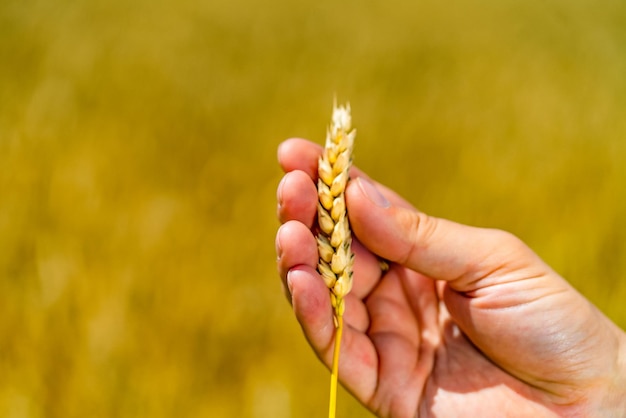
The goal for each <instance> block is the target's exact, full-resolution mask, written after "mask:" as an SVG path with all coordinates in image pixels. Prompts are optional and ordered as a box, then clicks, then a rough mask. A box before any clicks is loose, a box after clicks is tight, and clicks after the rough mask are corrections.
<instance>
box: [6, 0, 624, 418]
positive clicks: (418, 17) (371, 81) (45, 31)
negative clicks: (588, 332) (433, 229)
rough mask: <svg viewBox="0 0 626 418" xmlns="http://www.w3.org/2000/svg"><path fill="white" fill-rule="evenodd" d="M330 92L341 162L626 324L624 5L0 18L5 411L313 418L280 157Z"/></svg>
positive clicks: (428, 0) (310, 361) (352, 411)
mask: <svg viewBox="0 0 626 418" xmlns="http://www.w3.org/2000/svg"><path fill="white" fill-rule="evenodd" d="M335 94H336V95H337V98H338V100H339V101H341V102H344V101H350V102H351V104H352V110H353V119H354V124H355V126H356V127H357V129H358V131H359V135H358V138H357V141H358V142H357V145H356V150H355V162H356V164H357V165H359V166H360V167H361V168H363V169H364V170H365V171H367V172H368V173H370V174H371V175H372V176H373V177H375V178H377V179H378V180H380V181H381V182H383V183H385V184H387V185H389V186H391V187H393V188H395V189H397V190H398V191H399V192H400V193H402V194H403V195H404V196H406V197H407V198H408V199H409V200H410V201H412V202H413V203H414V204H415V205H416V206H417V207H419V208H420V209H422V210H424V211H426V212H428V213H430V214H432V215H436V216H441V217H447V218H451V219H454V220H457V221H459V222H464V223H469V224H473V225H480V226H493V227H498V228H504V229H507V230H510V231H512V232H514V233H515V234H517V235H518V236H520V237H521V238H522V239H524V240H525V241H526V242H527V243H529V245H530V246H531V247H532V248H534V249H535V250H536V251H537V252H538V253H539V254H540V255H541V256H542V257H543V258H544V259H545V260H546V261H547V262H548V263H550V264H551V265H552V266H553V267H554V268H555V269H556V270H557V271H558V272H560V273H561V274H562V275H564V276H565V277H566V278H567V279H568V280H569V281H570V282H571V283H572V284H573V285H574V286H575V287H576V288H578V289H579V290H580V291H581V292H582V293H583V294H584V295H585V296H587V297H588V298H590V299H591V300H592V301H593V302H594V303H595V304H596V305H597V306H598V307H599V308H600V309H602V310H603V311H604V312H605V313H606V314H607V315H608V316H609V317H610V318H612V319H613V320H614V321H615V322H617V323H618V324H619V325H620V326H621V327H626V3H624V2H623V1H617V0H598V1H594V2H591V1H584V0H547V1H525V2H520V1H513V0H474V1H470V0H456V1H453V2H439V1H433V0H425V1H408V0H390V1H387V0H386V1H372V2H361V1H354V0H352V1H336V0H333V1H330V0H317V1H315V2H312V1H311V2H309V1H304V2H292V1H286V0H268V1H263V2H261V1H254V0H247V1H244V0H209V1H192V0H179V1H147V0H137V1H122V0H106V1H104V0H98V1H96V0H93V1H75V0H57V1H44V0H20V1H18V0H3V1H2V2H0V416H2V417H10V418H17V417H58V418H73V417H76V418H78V417H81V418H82V417H151V418H159V417H173V416H174V417H176V416H179V417H274V418H281V417H320V416H324V415H325V414H326V410H327V397H328V372H327V371H326V370H325V369H324V368H323V367H322V366H321V365H320V364H319V363H318V362H317V359H316V358H315V356H314V355H313V354H312V352H311V351H310V350H309V348H308V346H307V345H306V342H305V341H304V338H302V336H301V333H300V329H299V327H298V325H297V323H296V321H295V319H294V318H293V316H292V315H291V310H290V307H289V305H288V303H287V302H286V301H285V300H284V296H283V294H282V292H281V289H280V286H279V280H278V278H277V275H276V272H275V265H274V264H275V257H276V256H275V253H274V232H275V230H276V228H277V226H278V222H277V220H276V216H275V211H276V203H275V188H276V185H277V184H278V181H279V180H280V177H281V173H280V170H279V168H278V166H277V164H276V157H275V155H276V147H277V145H278V144H279V143H280V141H281V140H283V139H285V138H288V137H290V136H302V137H306V138H310V139H313V140H315V141H318V142H320V143H321V142H322V141H323V138H324V134H325V129H326V124H327V121H328V119H329V116H330V112H331V107H332V100H333V96H334V95H335ZM339 416H345V417H347V416H350V417H358V416H362V417H365V416H370V415H369V414H368V413H367V412H366V411H365V410H364V409H363V408H362V407H361V406H360V405H359V404H358V403H356V402H355V401H353V400H352V399H351V398H350V397H349V395H348V394H347V393H345V392H342V393H340V399H339Z"/></svg>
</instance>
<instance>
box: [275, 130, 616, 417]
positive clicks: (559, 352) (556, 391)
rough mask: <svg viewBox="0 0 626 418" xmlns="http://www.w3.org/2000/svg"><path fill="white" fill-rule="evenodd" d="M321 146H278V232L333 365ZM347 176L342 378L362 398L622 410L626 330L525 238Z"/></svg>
mask: <svg viewBox="0 0 626 418" xmlns="http://www.w3.org/2000/svg"><path fill="white" fill-rule="evenodd" d="M321 152H322V149H321V147H319V146H317V145H315V144H313V143H310V142H308V141H304V140H289V141H286V142H285V143H283V144H282V145H281V146H280V148H279V153H278V157H279V162H280V164H281V166H282V168H283V169H284V171H285V172H286V173H287V174H286V175H285V177H284V178H283V180H282V182H281V184H280V186H279V190H278V216H279V219H280V221H281V222H282V223H283V225H282V226H281V227H280V229H279V230H278V233H277V237H276V244H277V252H278V256H279V258H278V270H279V273H280V276H281V278H282V280H283V283H284V285H285V290H286V293H287V296H288V299H289V300H290V302H291V303H292V305H293V309H294V312H295V316H296V318H297V320H298V321H299V322H300V324H301V326H302V329H303V332H304V335H305V336H306V338H307V339H308V341H309V343H310V345H311V347H312V348H313V350H314V351H315V353H316V354H317V355H318V357H319V358H320V359H321V360H322V362H324V363H325V364H326V365H327V366H330V363H331V357H332V349H333V344H334V325H333V313H332V308H331V305H330V299H329V291H328V289H327V288H326V286H325V285H324V282H323V281H322V279H321V277H320V276H319V274H318V273H317V271H316V266H317V260H318V255H317V247H316V242H315V239H314V236H313V234H312V232H311V228H312V227H313V226H314V222H315V216H316V202H317V195H316V188H315V183H314V181H315V180H316V177H317V170H316V167H317V158H318V156H319V155H320V154H321ZM351 178H352V180H351V182H350V183H349V185H348V187H347V190H346V201H347V207H348V214H349V219H350V224H351V227H352V231H353V234H354V236H355V238H354V243H353V250H354V252H355V254H356V259H355V266H354V287H353V290H352V292H351V293H350V294H349V295H348V296H347V298H346V313H345V317H344V318H345V323H346V328H345V330H344V335H343V338H344V339H343V341H342V347H341V348H342V351H341V357H340V363H339V365H340V369H339V378H340V381H341V382H342V384H343V385H344V386H345V387H346V388H347V389H348V390H349V391H350V392H351V393H352V394H353V395H354V396H355V397H356V398H357V399H358V400H359V401H360V402H362V403H363V404H364V405H365V406H366V407H367V408H369V409H370V410H371V411H372V412H374V413H375V414H377V415H379V416H381V417H415V416H420V417H426V416H438V417H461V416H466V417H505V416H506V417H513V416H519V417H528V416H594V417H595V416H625V415H620V413H622V414H624V413H625V412H624V411H626V401H625V399H626V383H625V382H626V378H625V376H626V337H625V334H624V333H623V332H622V331H621V330H620V329H619V328H617V327H616V326H615V325H614V324H613V323H612V322H611V321H609V320H608V319H607V318H606V317H605V316H603V315H602V313H600V312H599V311H598V310H597V309H596V308H595V307H594V306H593V305H591V304H590V303H589V302H588V301H587V300H586V299H585V298H584V297H583V296H582V295H580V294H579V293H578V292H577V291H576V290H574V289H573V288H572V287H571V286H570V285H569V284H568V283H567V282H566V281H565V280H563V279H562V278H561V277H559V275H558V274H556V273H555V272H554V271H552V270H551V269H550V267H548V266H547V265H546V264H545V263H544V262H543V261H542V260H541V259H540V258H539V257H538V256H537V255H535V254H534V253H533V252H532V251H531V250H530V249H529V248H528V247H527V246H526V245H524V244H523V243H522V242H521V241H520V240H518V239H517V238H515V237H514V236H512V235H511V234H509V233H506V232H503V231H499V230H493V229H482V228H474V227H469V226H464V225H460V224H457V223H453V222H450V221H447V220H444V219H438V218H434V217H430V216H427V215H425V214H423V213H421V212H418V211H417V210H415V209H414V208H413V207H412V206H411V205H410V204H409V203H407V202H406V201H404V200H403V199H402V198H401V197H399V196H398V195H397V194H395V193H394V192H393V191H391V190H390V189H388V188H386V187H384V186H382V185H380V184H377V183H375V182H373V181H371V180H369V179H368V178H367V176H365V174H364V173H362V172H361V171H359V170H358V169H357V168H353V170H352V172H351ZM380 258H383V259H386V260H388V261H389V262H390V269H389V270H388V271H386V272H383V271H382V270H381V267H380V265H379V260H380Z"/></svg>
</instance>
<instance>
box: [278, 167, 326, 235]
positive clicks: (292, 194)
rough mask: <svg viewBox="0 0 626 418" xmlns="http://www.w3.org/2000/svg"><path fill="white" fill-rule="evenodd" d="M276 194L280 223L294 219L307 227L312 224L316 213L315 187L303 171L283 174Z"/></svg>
mask: <svg viewBox="0 0 626 418" xmlns="http://www.w3.org/2000/svg"><path fill="white" fill-rule="evenodd" d="M276 194H277V196H276V197H277V200H278V219H279V220H280V222H281V223H285V222H287V221H291V220H295V221H299V222H302V223H303V224H304V225H306V226H307V227H309V228H311V227H312V226H313V222H314V220H315V216H316V214H317V189H316V187H315V184H313V181H311V178H310V177H309V176H308V175H307V174H306V173H305V172H304V171H300V170H296V171H292V172H289V173H287V174H285V176H284V177H283V179H282V180H281V182H280V184H279V185H278V191H277V193H276Z"/></svg>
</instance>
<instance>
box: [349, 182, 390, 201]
mask: <svg viewBox="0 0 626 418" xmlns="http://www.w3.org/2000/svg"><path fill="white" fill-rule="evenodd" d="M356 182H357V183H358V185H359V188H360V189H361V192H363V194H364V195H365V196H366V197H367V198H368V199H369V200H370V201H371V202H372V203H373V204H375V205H376V206H380V207H381V208H388V207H389V206H391V203H389V201H388V200H387V199H386V198H385V196H383V195H382V193H381V192H380V191H378V189H377V188H376V186H374V184H372V183H371V182H369V181H368V180H366V179H364V178H362V177H357V179H356Z"/></svg>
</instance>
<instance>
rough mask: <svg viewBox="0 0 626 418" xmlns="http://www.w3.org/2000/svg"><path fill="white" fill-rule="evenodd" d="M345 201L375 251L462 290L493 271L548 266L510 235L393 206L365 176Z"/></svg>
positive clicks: (356, 226) (475, 285) (355, 225)
mask: <svg viewBox="0 0 626 418" xmlns="http://www.w3.org/2000/svg"><path fill="white" fill-rule="evenodd" d="M346 203H347V206H348V215H349V218H350V224H351V226H352V229H353V231H354V233H355V235H356V237H357V238H358V239H359V240H360V241H361V243H362V244H363V245H364V246H365V247H367V248H368V249H369V250H370V251H372V252H374V253H375V254H378V255H379V256H381V257H384V258H386V259H388V260H391V261H393V262H397V263H399V264H402V265H404V266H406V267H409V268H410V269H413V270H415V271H418V272H420V273H422V274H424V275H426V276H429V277H431V278H434V279H438V280H446V281H449V282H451V286H452V287H453V288H454V289H455V290H457V291H462V292H470V291H473V290H476V289H477V288H479V287H480V286H484V285H485V283H484V282H481V283H479V281H480V280H481V279H484V278H486V277H488V276H493V274H492V273H494V271H500V270H502V271H501V272H502V273H505V272H508V271H519V272H521V271H522V270H523V269H524V268H526V267H529V266H534V267H535V268H536V267H537V266H540V267H541V268H543V266H544V264H543V263H542V262H541V261H540V260H539V258H538V257H537V256H536V255H535V254H534V253H533V252H532V251H531V250H530V249H528V248H527V247H526V246H525V245H524V244H523V243H522V242H521V241H519V240H518V239H517V238H515V237H514V236H512V235H511V234H508V233H506V232H503V231H498V230H492V229H483V228H475V227H470V226H466V225H461V224H457V223H455V222H451V221H447V220H444V219H439V218H434V217H430V216H427V215H425V214H424V213H421V212H418V211H416V210H415V209H411V208H408V207H404V206H397V205H394V204H393V202H391V203H390V202H389V200H388V199H387V196H385V195H384V194H383V193H382V192H381V191H380V190H379V188H378V187H376V185H375V184H373V183H371V182H369V181H368V180H366V179H364V178H357V179H355V181H352V182H351V183H350V184H349V185H348V187H347V190H346ZM504 270H507V271H504ZM496 276H497V275H496Z"/></svg>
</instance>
